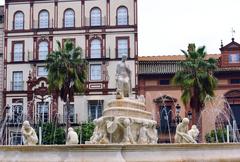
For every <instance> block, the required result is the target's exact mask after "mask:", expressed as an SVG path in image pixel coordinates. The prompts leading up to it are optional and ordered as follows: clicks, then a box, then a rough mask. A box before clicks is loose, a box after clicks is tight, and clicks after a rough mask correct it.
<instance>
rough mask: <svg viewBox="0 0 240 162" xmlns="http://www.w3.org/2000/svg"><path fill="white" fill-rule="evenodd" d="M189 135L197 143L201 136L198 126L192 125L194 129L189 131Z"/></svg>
mask: <svg viewBox="0 0 240 162" xmlns="http://www.w3.org/2000/svg"><path fill="white" fill-rule="evenodd" d="M188 134H189V135H190V136H191V137H192V138H193V139H194V140H195V141H197V138H198V135H199V130H198V129H197V126H196V125H192V128H191V129H190V130H189V131H188Z"/></svg>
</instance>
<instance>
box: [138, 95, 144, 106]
mask: <svg viewBox="0 0 240 162" xmlns="http://www.w3.org/2000/svg"><path fill="white" fill-rule="evenodd" d="M138 101H140V102H142V103H144V104H145V97H144V95H140V96H138Z"/></svg>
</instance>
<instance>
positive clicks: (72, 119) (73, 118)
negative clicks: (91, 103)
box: [63, 104, 77, 123]
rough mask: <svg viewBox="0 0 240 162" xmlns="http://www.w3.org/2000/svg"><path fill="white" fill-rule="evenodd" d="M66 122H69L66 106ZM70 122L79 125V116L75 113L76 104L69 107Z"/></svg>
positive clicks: (65, 107) (65, 106)
mask: <svg viewBox="0 0 240 162" xmlns="http://www.w3.org/2000/svg"><path fill="white" fill-rule="evenodd" d="M63 107H64V122H67V105H66V104H65V105H64V106H63ZM69 120H70V122H71V123H77V115H76V113H75V109H74V104H70V105H69Z"/></svg>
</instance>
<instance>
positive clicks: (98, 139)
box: [90, 118, 109, 144]
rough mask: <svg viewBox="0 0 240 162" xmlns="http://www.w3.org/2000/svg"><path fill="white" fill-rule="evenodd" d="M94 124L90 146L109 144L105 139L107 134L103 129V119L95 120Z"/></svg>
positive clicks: (104, 128)
mask: <svg viewBox="0 0 240 162" xmlns="http://www.w3.org/2000/svg"><path fill="white" fill-rule="evenodd" d="M93 123H94V124H95V128H94V131H93V135H92V137H91V138H90V144H100V143H101V144H107V143H109V141H108V138H107V132H106V127H105V122H104V120H103V118H99V119H95V120H94V121H93Z"/></svg>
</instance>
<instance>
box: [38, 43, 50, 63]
mask: <svg viewBox="0 0 240 162" xmlns="http://www.w3.org/2000/svg"><path fill="white" fill-rule="evenodd" d="M48 48H49V44H48V42H47V41H41V42H40V43H39V49H38V59H39V60H46V59H47V56H48V53H49V49H48Z"/></svg>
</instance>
